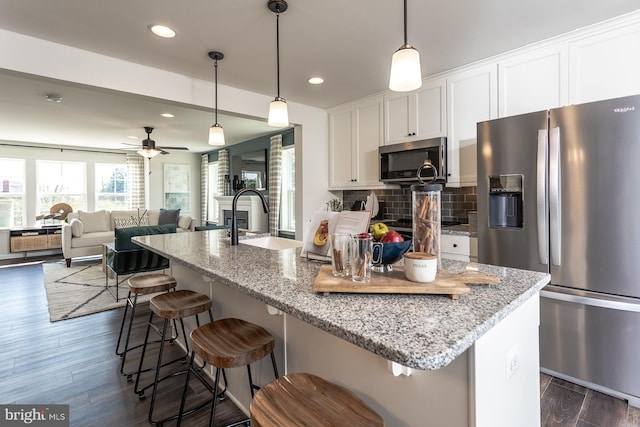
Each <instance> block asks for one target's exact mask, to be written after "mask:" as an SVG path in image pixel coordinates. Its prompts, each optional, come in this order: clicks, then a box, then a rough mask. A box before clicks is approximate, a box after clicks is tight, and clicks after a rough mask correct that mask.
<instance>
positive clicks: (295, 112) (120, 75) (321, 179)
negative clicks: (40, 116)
mask: <svg viewBox="0 0 640 427" xmlns="http://www.w3.org/2000/svg"><path fill="white" fill-rule="evenodd" d="M0 45H2V46H11V48H10V49H4V50H3V54H2V55H0V68H5V69H7V70H13V71H16V72H24V73H29V74H33V75H37V76H44V77H49V78H55V79H60V80H65V81H69V82H75V83H81V84H86V85H91V86H97V87H102V88H107V89H113V90H118V91H123V92H129V93H133V94H139V95H145V96H151V97H156V98H161V99H167V100H171V101H176V102H182V103H186V104H191V105H195V106H204V107H208V108H213V102H212V101H213V99H214V96H213V95H214V94H213V90H214V88H213V85H212V84H211V82H208V81H203V80H198V79H194V78H191V77H186V76H183V75H180V74H176V73H171V72H168V71H163V70H159V69H155V68H150V67H146V66H143V65H140V64H135V63H132V62H127V61H123V60H120V59H116V58H112V57H108V56H105V55H100V54H96V53H93V52H89V51H84V50H81V49H76V48H72V47H69V46H64V45H60V44H57V43H52V42H49V41H46V40H41V39H37V38H34V37H29V36H24V35H22V34H17V33H13V32H10V31H5V30H0ZM218 95H219V96H218V98H219V99H218V107H219V109H220V110H222V111H225V112H230V113H238V114H243V115H248V116H252V117H256V118H261V119H266V116H267V113H268V108H269V107H268V106H269V102H270V101H271V96H267V95H262V94H257V93H253V92H248V91H245V90H241V89H237V88H233V87H228V86H224V85H218ZM288 104H289V119H290V121H291V123H294V124H297V125H300V131H301V132H300V133H301V138H299V139H296V151H297V152H298V155H299V156H300V161H301V162H300V163H297V164H296V172H297V173H296V175H297V176H299V186H297V188H296V189H297V191H296V197H297V198H298V199H299V202H300V209H299V210H297V211H296V220H297V230H296V237H297V238H299V239H300V238H302V236H303V234H306V230H307V228H308V227H309V221H310V219H311V216H312V214H313V212H314V211H315V210H317V209H321V208H323V207H324V206H325V203H326V202H327V201H328V200H330V199H331V198H333V195H332V194H331V193H329V192H328V191H327V183H328V170H329V168H328V164H327V161H328V157H329V156H328V122H327V113H326V112H325V111H324V110H322V109H319V108H315V107H310V106H307V105H303V104H297V103H294V102H289V103H288ZM172 161H173V160H172ZM152 164H153V161H152ZM152 168H153V166H152ZM152 175H153V169H152ZM198 176H199V175H198ZM296 184H297V185H298V183H296ZM150 202H151V205H153V204H154V203H153V201H150ZM197 211H198V212H199V208H198V210H197ZM197 216H198V217H199V215H197Z"/></svg>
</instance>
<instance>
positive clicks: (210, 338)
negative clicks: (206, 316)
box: [191, 318, 275, 368]
mask: <svg viewBox="0 0 640 427" xmlns="http://www.w3.org/2000/svg"><path fill="white" fill-rule="evenodd" d="M191 342H192V344H193V350H194V351H195V352H196V354H197V355H198V356H200V357H201V358H202V359H203V360H204V361H206V362H207V363H208V364H210V365H213V366H215V367H217V368H236V367H239V366H245V365H248V364H250V363H253V362H255V361H257V360H260V359H262V358H263V357H265V356H267V355H268V354H269V353H271V352H272V351H273V347H274V345H275V340H274V339H273V336H272V335H271V334H270V333H269V332H267V330H266V329H264V328H263V327H262V326H258V325H255V324H253V323H249V322H246V321H244V320H242V319H233V318H228V319H221V320H216V321H215V322H211V323H207V324H206V325H202V326H200V327H199V328H196V329H194V330H193V331H192V332H191Z"/></svg>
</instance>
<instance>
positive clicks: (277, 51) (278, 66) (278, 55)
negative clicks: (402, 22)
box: [276, 0, 406, 98]
mask: <svg viewBox="0 0 640 427" xmlns="http://www.w3.org/2000/svg"><path fill="white" fill-rule="evenodd" d="M405 1H406V0H405ZM276 76H277V78H278V98H280V6H277V7H276Z"/></svg>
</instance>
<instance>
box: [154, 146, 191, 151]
mask: <svg viewBox="0 0 640 427" xmlns="http://www.w3.org/2000/svg"><path fill="white" fill-rule="evenodd" d="M156 148H157V149H159V150H185V151H189V149H188V148H187V147H165V146H164V145H163V146H162V147H156Z"/></svg>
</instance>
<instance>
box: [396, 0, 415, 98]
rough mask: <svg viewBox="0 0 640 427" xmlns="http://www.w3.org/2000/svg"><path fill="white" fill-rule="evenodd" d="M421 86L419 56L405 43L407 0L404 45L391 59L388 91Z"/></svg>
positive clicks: (399, 90) (405, 3) (405, 12)
mask: <svg viewBox="0 0 640 427" xmlns="http://www.w3.org/2000/svg"><path fill="white" fill-rule="evenodd" d="M420 86H422V71H421V70H420V54H419V53H418V51H417V50H416V49H415V48H414V47H413V46H411V45H410V44H408V43H407V0H404V44H403V45H402V46H400V48H399V49H398V50H396V52H395V53H394V54H393V57H392V58H391V73H389V89H391V90H393V91H395V92H408V91H410V90H414V89H418V88H419V87H420Z"/></svg>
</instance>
